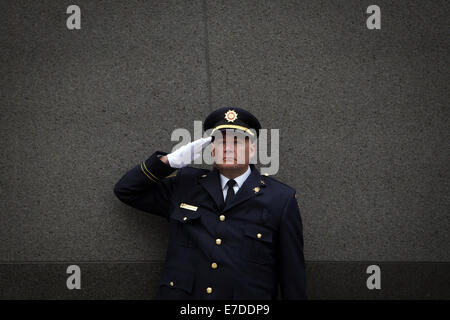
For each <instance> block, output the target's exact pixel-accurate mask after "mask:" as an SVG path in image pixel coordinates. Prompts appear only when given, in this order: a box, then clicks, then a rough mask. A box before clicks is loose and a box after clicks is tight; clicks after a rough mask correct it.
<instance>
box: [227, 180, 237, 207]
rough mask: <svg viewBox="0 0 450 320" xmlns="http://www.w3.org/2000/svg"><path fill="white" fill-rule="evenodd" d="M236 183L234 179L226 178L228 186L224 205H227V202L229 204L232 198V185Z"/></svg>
mask: <svg viewBox="0 0 450 320" xmlns="http://www.w3.org/2000/svg"><path fill="white" fill-rule="evenodd" d="M235 184H236V181H234V180H233V179H230V180H228V182H227V186H228V191H227V197H226V198H225V206H227V205H228V204H230V202H231V201H232V200H233V198H234V189H233V186H234V185H235Z"/></svg>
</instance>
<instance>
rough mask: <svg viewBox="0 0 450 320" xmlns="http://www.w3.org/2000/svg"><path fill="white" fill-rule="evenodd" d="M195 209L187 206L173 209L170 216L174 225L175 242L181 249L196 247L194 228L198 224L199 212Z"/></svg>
mask: <svg viewBox="0 0 450 320" xmlns="http://www.w3.org/2000/svg"><path fill="white" fill-rule="evenodd" d="M196 208H197V207H195V206H192V205H189V206H183V204H182V205H181V207H178V208H175V209H174V210H173V211H172V213H171V215H170V220H171V223H173V224H174V229H175V242H176V243H177V244H178V245H181V246H183V247H191V248H192V247H196V246H197V245H196V243H197V242H196V228H198V226H199V223H200V221H199V220H200V219H199V218H200V216H201V215H200V211H199V210H198V208H197V210H195V209H196Z"/></svg>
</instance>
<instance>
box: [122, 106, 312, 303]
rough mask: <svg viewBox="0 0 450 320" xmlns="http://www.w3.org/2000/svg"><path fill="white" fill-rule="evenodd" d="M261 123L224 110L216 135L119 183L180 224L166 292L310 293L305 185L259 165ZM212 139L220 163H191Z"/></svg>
mask: <svg viewBox="0 0 450 320" xmlns="http://www.w3.org/2000/svg"><path fill="white" fill-rule="evenodd" d="M260 129H261V125H260V123H259V121H258V120H257V119H256V117H255V116H253V115H252V114H251V113H250V112H248V111H246V110H244V109H241V108H232V109H231V108H221V109H218V110H216V111H214V112H212V113H211V114H210V115H209V116H208V117H207V118H206V120H205V122H204V130H205V131H207V130H212V131H211V135H210V136H209V137H208V138H203V139H199V140H196V141H194V142H191V143H189V144H187V145H185V146H183V147H181V148H179V149H178V150H176V151H174V152H173V153H170V154H167V153H165V152H160V151H157V152H155V153H154V154H152V155H151V156H150V157H149V158H148V159H146V160H145V161H142V162H141V163H140V164H139V165H136V166H135V167H134V168H132V169H131V170H129V171H128V172H127V173H125V175H124V176H123V177H122V178H121V179H120V180H119V181H118V182H117V183H116V185H115V187H114V193H115V195H116V196H117V197H118V198H119V199H120V200H121V201H122V202H124V203H126V204H127V205H130V206H132V207H134V208H137V209H139V210H143V211H145V212H148V213H151V214H155V215H159V216H161V217H164V218H166V219H167V220H168V221H169V223H170V235H169V245H168V249H167V254H166V260H165V264H164V269H163V271H162V275H161V281H160V285H159V289H158V293H157V296H156V298H157V299H180V300H185V299H197V300H198V299H236V300H243V299H276V298H277V297H278V292H280V294H281V298H282V299H305V298H306V293H305V262H304V257H303V232H302V221H301V217H300V211H299V207H298V202H297V199H296V193H295V190H294V189H293V188H291V187H289V186H287V185H285V184H283V183H281V182H279V181H277V180H275V179H273V178H271V177H267V176H262V175H261V174H260V173H259V171H258V169H257V168H256V167H255V165H254V164H250V159H252V158H253V157H254V156H255V151H256V145H255V144H256V139H257V138H258V136H259V130H260ZM230 132H231V134H230ZM211 141H212V143H211ZM210 143H211V145H212V148H211V155H212V157H213V159H214V168H213V169H212V170H205V169H199V168H192V167H188V166H187V165H189V164H190V163H192V161H193V160H194V159H196V158H198V157H199V156H201V154H202V150H203V148H204V147H206V146H207V145H208V144H210ZM177 169H178V170H177ZM175 170H177V172H176V174H172V173H173V172H174V171H175Z"/></svg>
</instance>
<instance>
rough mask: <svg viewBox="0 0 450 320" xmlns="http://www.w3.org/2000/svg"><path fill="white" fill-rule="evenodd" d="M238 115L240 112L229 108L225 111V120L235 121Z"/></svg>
mask: <svg viewBox="0 0 450 320" xmlns="http://www.w3.org/2000/svg"><path fill="white" fill-rule="evenodd" d="M237 117H238V114H237V112H236V111H234V110H228V111H227V112H225V120H227V121H228V122H234V121H235V120H236V119H237Z"/></svg>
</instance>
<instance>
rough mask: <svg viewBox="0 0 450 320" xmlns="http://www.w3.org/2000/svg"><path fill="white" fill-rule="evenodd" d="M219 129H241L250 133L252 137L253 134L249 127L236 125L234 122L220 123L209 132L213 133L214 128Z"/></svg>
mask: <svg viewBox="0 0 450 320" xmlns="http://www.w3.org/2000/svg"><path fill="white" fill-rule="evenodd" d="M220 129H239V130H242V131H245V132H247V133H248V134H250V135H251V136H252V137H253V136H254V134H253V132H251V131H250V129H249V128H246V127H242V126H237V125H235V124H222V125H220V126H217V127H215V128H214V129H213V131H212V132H211V135H212V134H213V133H214V131H216V130H220Z"/></svg>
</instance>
